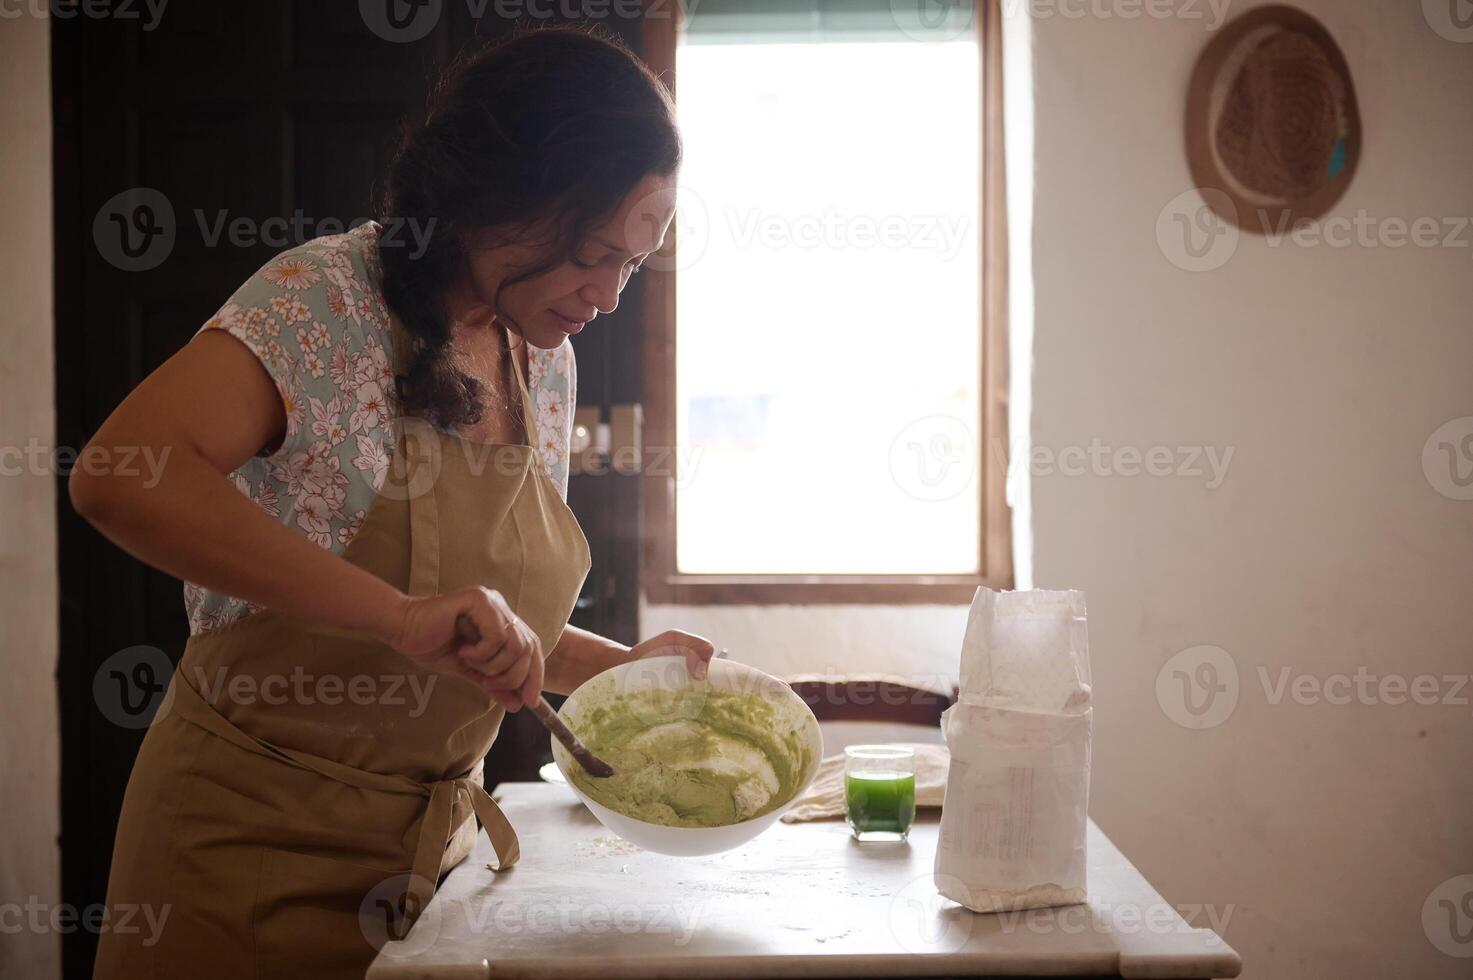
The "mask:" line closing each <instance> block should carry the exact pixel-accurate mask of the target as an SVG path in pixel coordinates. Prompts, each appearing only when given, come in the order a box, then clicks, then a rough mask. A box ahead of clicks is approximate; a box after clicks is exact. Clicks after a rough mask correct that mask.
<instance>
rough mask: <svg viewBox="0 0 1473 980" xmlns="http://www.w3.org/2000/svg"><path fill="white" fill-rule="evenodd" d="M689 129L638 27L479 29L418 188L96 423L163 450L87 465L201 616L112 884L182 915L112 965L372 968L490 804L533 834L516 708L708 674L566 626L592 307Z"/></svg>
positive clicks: (90, 491) (117, 955) (142, 552)
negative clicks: (579, 355) (645, 676)
mask: <svg viewBox="0 0 1473 980" xmlns="http://www.w3.org/2000/svg"><path fill="white" fill-rule="evenodd" d="M680 156H681V148H680V138H679V135H678V133H677V131H676V128H675V124H674V116H673V109H672V105H671V102H670V98H669V96H668V95H667V93H666V92H665V91H664V89H663V88H662V87H661V85H660V83H659V82H658V81H657V80H656V79H655V78H654V77H653V76H652V75H651V74H650V73H649V72H648V71H647V70H646V69H645V68H644V67H643V66H641V65H640V64H639V62H638V61H637V60H636V59H635V58H634V57H632V56H631V55H630V54H629V53H628V52H627V51H626V50H624V49H623V48H621V47H620V46H618V45H617V44H616V43H614V42H611V41H607V40H603V39H601V38H600V37H598V36H595V35H593V34H591V33H587V32H582V31H576V30H542V31H536V32H532V33H530V34H524V35H522V36H519V37H517V38H515V39H512V40H510V41H505V42H502V43H500V44H498V45H496V46H494V47H490V48H486V49H483V50H480V51H478V52H477V53H475V54H473V55H471V56H469V57H466V58H463V59H461V60H460V61H459V62H458V63H457V64H456V65H454V66H452V68H451V70H450V71H449V72H448V73H447V75H446V77H445V78H444V79H443V80H442V82H441V84H440V85H439V86H438V87H437V89H436V91H435V93H434V95H433V96H432V99H431V103H430V106H429V108H428V111H427V113H426V115H425V118H424V119H423V120H422V122H420V123H419V124H418V125H417V126H415V127H413V128H412V129H410V130H409V131H408V132H407V134H406V136H405V138H404V140H403V143H402V145H401V148H400V150H399V153H398V155H397V158H396V159H395V161H394V164H393V168H392V172H391V173H390V175H389V178H388V182H387V192H386V199H385V202H384V213H385V215H386V216H391V218H386V219H385V220H384V221H383V222H382V223H371V224H368V225H364V226H363V227H360V228H358V229H355V230H354V231H351V232H349V233H347V234H345V235H337V236H330V237H326V238H319V239H316V240H313V241H311V242H308V243H306V244H305V245H303V246H301V247H298V248H295V249H292V250H290V251H288V252H286V253H284V254H282V255H281V256H278V257H277V258H276V259H275V260H273V261H272V262H270V263H268V264H267V265H266V266H265V267H264V268H263V269H262V270H261V271H260V272H258V273H257V274H256V275H255V276H254V277H253V278H251V279H250V280H249V281H247V282H246V283H245V284H244V285H243V286H242V287H241V288H240V289H239V290H238V291H237V292H236V294H235V295H234V296H232V297H231V299H230V301H229V302H228V303H226V304H225V306H224V307H223V308H222V309H221V310H220V312H219V313H218V314H217V315H216V316H215V317H214V318H213V319H211V320H210V321H209V322H208V323H207V324H205V326H204V328H203V329H202V330H201V331H200V332H199V333H198V334H197V335H196V337H195V338H194V339H193V341H191V342H190V343H189V344H187V345H186V346H185V347H184V348H183V349H182V350H180V351H179V352H178V353H177V354H175V355H174V356H173V357H172V358H171V359H170V360H169V361H167V362H166V363H165V364H163V365H162V366H161V367H160V368H159V369H158V370H157V371H155V372H154V373H153V374H152V375H150V376H149V377H148V378H147V379H146V380H145V381H144V382H143V383H142V384H141V385H139V387H138V388H137V390H135V391H134V392H133V393H132V394H130V395H129V396H128V398H127V399H126V400H125V401H124V402H123V403H122V405H120V406H119V407H118V409H117V410H116V411H115V412H114V413H113V415H112V416H111V417H110V418H109V419H108V420H107V422H106V423H105V424H104V425H103V426H102V428H101V429H100V430H99V431H98V433H97V434H96V436H95V437H94V439H93V442H94V443H95V444H97V445H103V446H120V445H129V446H148V447H155V448H156V449H157V450H158V451H164V450H165V449H167V452H168V457H167V460H168V461H167V464H166V465H165V467H164V475H163V478H162V479H161V480H159V481H158V482H157V483H156V484H155V485H153V486H150V487H145V486H144V485H142V484H141V482H139V481H138V480H133V479H128V478H125V477H123V476H121V475H118V476H101V475H92V476H89V475H85V474H84V473H83V472H82V470H80V469H79V470H78V475H77V476H75V477H73V479H72V482H71V495H72V500H73V502H74V504H75V505H76V507H77V509H78V511H79V512H81V513H82V514H83V515H84V516H86V517H87V518H88V519H89V520H90V521H92V522H93V523H94V524H95V525H96V526H98V527H99V528H100V529H101V530H102V531H103V532H104V533H105V534H107V535H108V536H109V537H110V538H111V539H112V540H114V541H115V542H117V543H118V544H119V545H120V546H122V547H124V548H126V549H127V550H129V551H130V552H132V553H133V554H134V555H137V556H138V557H139V558H141V559H142V560H144V561H147V562H149V563H151V564H153V565H156V566H157V567H159V568H161V569H164V570H165V571H168V572H170V573H171V574H174V575H176V576H178V577H180V578H182V579H184V580H185V581H186V582H187V583H189V584H188V585H187V586H186V590H185V599H186V604H187V606H188V610H189V614H190V620H191V633H192V635H191V637H190V641H189V644H188V646H187V647H186V649H185V652H184V656H183V658H182V660H181V662H180V664H179V668H178V670H177V671H176V673H175V675H174V678H173V681H172V683H171V685H170V689H169V695H168V698H167V700H166V701H165V702H164V706H163V707H162V709H161V710H160V712H159V715H158V716H157V717H156V718H155V721H154V723H153V725H152V727H151V728H150V730H149V732H148V735H147V737H146V738H145V740H144V743H143V748H142V751H141V752H140V754H139V756H138V760H137V762H136V764H135V766H134V770H133V774H132V778H131V780H130V782H129V786H128V792H127V796H126V799H125V802H124V806H123V812H122V817H121V820H120V823H119V826H118V834H117V842H116V847H115V853H114V857H113V865H112V877H111V880H110V883H109V889H108V903H109V907H113V908H115V907H118V906H120V905H129V904H131V905H137V906H140V907H146V908H150V909H151V910H153V911H154V917H155V918H156V919H157V918H161V919H162V920H163V922H164V925H163V927H162V930H161V931H160V933H159V934H158V935H146V934H138V933H133V934H119V933H113V932H109V933H105V934H103V936H102V937H101V944H100V948H99V954H98V961H97V971H96V975H97V976H101V977H120V976H127V977H135V976H136V977H174V976H178V977H201V976H209V977H247V976H250V977H254V976H297V975H301V976H308V975H310V976H337V975H342V976H349V975H352V976H362V975H363V971H364V969H365V968H366V967H367V964H368V962H369V961H370V959H371V958H372V956H373V953H374V946H375V945H377V944H378V943H379V942H381V940H382V938H383V937H384V935H386V934H388V935H393V934H396V933H397V932H399V931H400V930H401V929H402V927H403V926H404V924H405V923H406V921H407V920H410V919H412V917H413V916H414V915H415V914H416V913H417V911H418V910H419V909H422V908H423V906H424V903H425V902H426V901H428V899H429V897H430V895H431V893H432V892H433V890H434V888H435V884H436V881H437V880H438V878H439V877H440V876H441V875H442V874H443V873H444V872H445V871H447V870H448V869H449V868H451V867H453V866H454V865H455V864H456V863H457V862H459V861H461V860H462V859H464V857H465V856H466V854H467V853H468V851H469V850H470V848H471V846H472V845H473V843H474V839H475V834H476V823H475V821H476V819H477V818H479V820H480V822H481V824H482V825H484V827H485V829H486V832H487V834H488V835H489V836H490V838H491V840H492V843H493V844H494V845H495V849H496V853H497V856H498V858H499V862H500V865H501V866H502V867H505V866H507V865H509V864H511V863H512V862H514V861H515V860H516V859H517V856H518V855H517V840H516V834H515V832H514V831H513V830H512V828H511V826H510V824H509V823H508V822H507V820H506V818H505V816H503V815H502V814H501V812H500V810H499V809H497V807H496V804H495V803H494V802H493V801H492V800H491V799H490V797H489V796H487V795H486V793H485V790H484V789H483V788H482V786H481V782H480V763H481V760H482V759H483V757H484V756H485V754H486V751H487V749H488V748H489V747H490V745H491V743H492V740H493V739H494V738H495V737H496V732H497V728H498V726H499V724H500V722H501V719H502V717H503V715H504V713H505V712H506V711H516V710H518V709H519V708H520V707H522V706H523V705H525V704H528V703H531V702H532V701H534V700H535V699H536V698H538V697H539V696H540V694H541V692H542V691H543V690H544V689H545V690H550V691H560V692H568V691H571V690H572V689H573V688H575V687H577V686H578V685H579V684H580V683H582V682H583V681H584V680H586V679H587V678H589V677H591V676H593V675H594V674H596V673H598V672H599V671H601V670H603V669H605V668H607V667H610V666H612V665H614V664H618V663H621V662H624V661H626V660H629V659H632V658H635V657H641V656H648V655H651V654H656V653H670V652H672V650H678V651H680V652H682V653H683V654H684V655H685V657H686V660H687V666H688V667H689V669H690V670H691V671H692V672H693V673H696V674H699V673H702V672H703V671H704V669H705V663H706V661H708V660H709V658H710V656H711V652H712V649H711V645H710V644H709V643H708V642H706V641H705V640H703V639H701V638H699V637H695V636H692V635H689V634H686V633H681V632H678V631H672V632H669V633H665V634H661V635H660V636H657V637H654V638H653V639H650V640H646V641H645V642H643V643H640V644H638V645H637V646H635V647H633V648H629V647H625V646H623V645H621V644H618V643H615V642H613V641H611V640H608V639H605V638H604V637H601V636H598V635H595V634H593V633H589V632H586V631H584V630H580V629H577V628H575V627H572V626H569V625H567V620H568V616H569V614H570V612H571V611H572V608H573V603H574V600H575V598H576V597H577V595H578V592H579V589H580V588H581V586H582V583H583V580H584V577H585V576H586V574H587V572H588V568H589V553H588V546H587V542H586V540H585V539H584V537H583V534H582V532H581V531H580V529H579V527H578V524H577V522H576V521H575V520H574V518H573V515H572V513H571V511H569V510H568V508H567V506H566V504H565V503H564V499H565V496H566V479H567V455H568V441H569V434H570V431H571V422H570V419H571V416H572V402H573V398H574V396H575V393H576V384H577V382H576V368H575V365H574V362H573V351H572V346H571V343H570V341H569V337H570V335H571V334H574V333H577V332H578V331H579V330H581V329H582V327H583V325H584V324H586V323H588V322H589V321H591V320H593V319H594V317H596V316H597V315H598V314H600V313H608V312H610V311H612V310H613V309H614V308H615V306H616V305H617V303H618V298H619V293H620V291H621V290H622V289H623V288H624V286H625V285H626V283H627V282H628V280H629V277H630V276H631V275H632V274H633V273H634V272H636V271H637V270H638V268H639V266H640V264H641V263H642V262H643V261H644V259H645V258H646V257H647V256H648V255H649V254H650V253H651V252H652V251H654V250H655V249H657V248H658V247H659V246H660V243H661V241H662V239H663V237H664V234H665V231H666V229H667V228H668V226H669V224H670V221H671V218H672V216H673V204H672V201H673V194H672V189H673V182H674V177H675V173H676V170H677V168H678V166H679V163H680ZM395 228H398V229H401V230H402V229H406V228H407V229H413V230H415V232H416V236H417V237H414V238H413V239H412V241H413V246H414V247H410V244H411V236H410V235H408V234H403V235H398V236H396V234H395V233H394V229H395ZM426 232H427V233H428V244H427V247H424V248H423V251H422V252H421V246H422V245H424V242H423V241H422V239H423V234H424V233H426ZM463 618H464V619H469V620H470V622H471V623H472V624H473V625H474V627H475V629H474V631H467V633H469V634H472V635H477V634H478V636H479V639H477V640H475V642H473V643H472V642H469V641H465V640H462V639H457V637H458V636H462V637H463V636H465V635H467V633H458V631H457V621H458V620H461V619H463ZM510 886H511V882H510V881H508V882H507V884H506V887H510ZM383 909H387V910H388V912H389V918H388V921H387V922H385V920H384V919H382V918H380V919H378V920H376V921H375V920H374V915H375V914H377V913H379V912H380V911H381V910H383Z"/></svg>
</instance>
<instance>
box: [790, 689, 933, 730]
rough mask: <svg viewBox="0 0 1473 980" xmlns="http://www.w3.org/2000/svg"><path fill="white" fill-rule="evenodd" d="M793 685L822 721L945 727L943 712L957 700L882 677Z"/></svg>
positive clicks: (814, 714) (815, 715) (816, 716)
mask: <svg viewBox="0 0 1473 980" xmlns="http://www.w3.org/2000/svg"><path fill="white" fill-rule="evenodd" d="M789 683H790V684H791V685H792V688H793V690H794V691H795V692H797V694H798V696H799V697H800V698H802V699H803V700H804V701H805V702H806V703H807V704H808V707H809V708H810V709H812V711H813V716H814V717H815V718H817V719H818V720H819V721H883V722H889V723H892V724H900V725H926V726H932V727H934V726H936V725H939V724H941V712H943V711H945V710H946V709H947V708H949V707H951V705H952V704H953V703H955V701H956V690H955V688H953V689H952V693H951V695H950V696H948V695H945V694H941V693H939V692H937V691H927V690H924V689H922V688H918V687H909V686H907V685H905V684H900V683H898V682H895V681H889V680H884V679H882V678H866V677H850V678H844V679H842V680H840V679H835V678H805V677H797V678H793V679H792V680H791V681H789Z"/></svg>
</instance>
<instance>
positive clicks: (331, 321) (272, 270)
mask: <svg viewBox="0 0 1473 980" xmlns="http://www.w3.org/2000/svg"><path fill="white" fill-rule="evenodd" d="M381 230H382V226H380V225H378V224H377V223H375V222H369V223H367V224H364V225H360V226H359V227H357V228H355V229H353V230H352V231H349V232H347V233H345V234H341V235H329V236H326V237H323V238H316V239H313V240H312V241H309V242H306V243H305V244H302V245H300V246H297V247H296V248H292V249H289V250H288V251H286V252H283V253H282V254H281V255H279V256H277V257H276V258H274V259H272V260H271V261H270V262H268V263H267V264H266V265H265V266H264V267H262V268H261V269H260V270H259V271H258V272H256V274H255V275H253V276H252V277H251V278H250V279H248V280H247V281H246V282H245V284H244V285H242V286H241V287H240V288H239V289H237V290H236V291H235V295H233V296H231V297H230V300H229V302H227V303H226V304H225V305H224V306H223V307H221V309H220V311H219V312H218V313H216V314H215V315H214V316H213V317H211V318H210V319H209V320H208V321H207V322H206V323H205V325H204V326H203V327H202V328H201V330H202V331H203V330H224V331H226V332H228V333H229V334H230V335H231V336H233V337H236V338H238V339H239V340H240V341H242V342H243V343H244V344H245V345H246V346H247V347H248V348H250V350H251V352H252V353H254V354H255V355H256V357H257V358H259V359H260V361H261V364H262V365H263V366H264V367H265V368H266V370H267V372H268V373H269V374H270V375H271V377H272V379H273V380H274V381H275V382H276V388H277V391H279V392H280V393H281V400H282V404H283V406H284V407H285V409H286V435H285V438H284V439H283V440H282V443H281V446H280V447H279V448H278V449H277V450H276V451H275V452H273V453H271V454H270V455H269V456H266V455H263V456H256V457H253V458H252V459H250V460H249V461H247V462H246V463H245V464H244V465H242V466H241V467H240V468H239V469H237V470H236V471H235V472H234V473H232V474H230V479H231V481H232V482H233V483H234V484H235V486H236V488H237V489H238V490H239V491H240V492H241V493H243V494H245V495H246V496H247V497H249V498H250V499H251V500H252V501H254V502H255V504H256V506H258V507H260V508H261V509H262V510H263V511H265V512H266V513H267V514H270V515H271V516H272V517H274V518H276V519H277V520H279V521H281V523H282V524H285V525H286V526H287V527H289V528H291V529H292V530H294V531H296V532H297V533H298V534H301V535H304V536H305V537H307V539H308V540H310V541H312V542H313V543H314V544H317V545H319V546H321V547H323V548H326V549H328V550H329V551H331V552H333V553H334V554H342V552H343V551H344V550H345V549H346V548H347V547H348V542H349V541H352V540H353V535H354V534H355V533H356V532H357V530H358V527H359V526H360V525H361V524H362V522H363V518H364V516H365V515H366V514H367V513H368V510H369V508H370V507H371V506H372V505H373V500H374V497H375V496H376V495H377V494H378V491H379V488H380V487H382V486H383V482H384V477H385V475H386V474H387V472H388V468H389V457H390V454H391V453H392V452H393V451H394V444H395V440H394V433H393V429H392V426H393V424H394V421H395V419H397V418H398V416H399V410H398V402H397V399H396V398H395V389H394V375H393V369H392V368H391V366H390V365H391V364H392V351H391V350H390V349H389V348H390V346H391V345H392V342H393V339H392V338H393V334H392V332H391V331H390V329H389V316H388V310H387V307H386V306H385V303H384V297H383V289H382V282H383V273H382V268H381V266H380V265H379V261H378V236H379V234H380V233H381ZM527 354H528V367H529V371H528V377H527V387H528V391H529V393H530V394H531V396H532V405H533V407H534V408H535V409H536V411H537V417H536V419H535V420H534V422H533V423H532V424H531V425H529V426H528V429H529V436H530V437H531V438H532V439H533V440H534V442H533V444H534V446H536V448H537V450H538V453H537V456H538V458H539V459H540V460H541V462H542V466H543V468H544V469H545V470H546V471H547V474H548V475H549V476H550V477H552V480H553V483H554V484H556V485H557V487H558V490H559V492H560V493H561V494H562V495H563V497H564V499H566V498H567V493H568V451H569V446H570V443H571V439H572V419H573V405H574V403H575V400H576V396H577V386H578V374H577V365H576V363H575V362H574V360H573V346H572V343H571V341H570V340H565V341H564V342H563V345H562V346H561V347H559V348H557V349H555V350H541V349H539V348H536V347H529V348H528V351H527ZM184 605H185V608H186V610H187V611H188V613H189V627H190V632H191V633H206V632H209V631H210V630H214V629H218V628H219V627H221V626H224V625H226V624H227V623H231V622H234V621H235V620H237V619H240V618H241V617H243V616H245V615H247V614H248V613H251V612H254V611H255V609H256V607H255V606H254V605H252V604H251V603H249V602H246V601H244V600H241V599H236V598H234V597H232V596H228V595H224V594H222V593H219V592H213V591H211V590H209V589H205V588H202V587H201V586H198V585H195V584H194V583H192V582H186V583H185V585H184Z"/></svg>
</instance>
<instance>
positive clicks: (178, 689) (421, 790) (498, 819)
mask: <svg viewBox="0 0 1473 980" xmlns="http://www.w3.org/2000/svg"><path fill="white" fill-rule="evenodd" d="M170 711H174V712H177V713H178V714H179V717H181V718H183V719H184V720H185V721H187V722H189V723H190V724H192V725H194V726H195V727H197V728H201V729H204V730H205V731H207V732H209V733H210V734H212V735H218V736H219V737H220V738H223V739H225V740H226V741H227V742H230V743H231V744H232V745H235V746H237V747H239V748H242V749H245V750H246V751H248V752H253V753H255V754H257V755H262V756H266V757H267V758H270V759H274V760H276V761H278V762H281V763H284V764H286V765H290V766H295V767H297V768H299V769H306V770H309V771H311V772H315V773H317V774H318V775H320V776H324V777H326V778H327V779H331V780H334V781H335V782H339V783H343V784H345V785H348V786H352V787H354V788H355V789H361V790H365V791H368V792H371V793H393V794H396V795H409V796H419V797H422V798H426V799H427V800H428V803H427V805H426V806H425V807H424V809H423V811H422V814H421V817H420V825H419V839H418V842H417V843H416V845H415V849H414V861H413V864H412V865H411V867H410V874H409V882H408V884H407V885H406V887H405V896H404V899H403V906H404V909H403V910H404V918H403V919H402V922H403V923H404V927H405V928H406V929H407V928H408V926H409V925H410V924H412V923H413V922H414V920H415V919H416V918H418V917H419V914H420V913H421V912H423V911H424V909H425V906H426V905H428V904H429V901H430V899H431V898H432V897H433V896H434V894H435V888H436V887H437V886H438V884H439V879H440V862H441V860H442V859H443V857H444V854H445V847H446V845H447V844H448V843H449V842H450V837H451V834H452V832H453V830H454V828H453V827H452V826H451V822H452V817H453V815H454V811H455V810H456V809H457V804H460V806H461V807H464V805H465V804H466V803H469V804H470V809H472V810H474V811H475V814H476V816H477V817H479V818H480V820H481V825H482V827H483V828H484V829H485V831H486V836H487V838H488V839H489V840H490V841H491V846H492V847H493V848H494V849H495V850H496V860H497V863H496V868H495V870H497V871H504V870H506V869H507V868H509V867H511V866H512V865H513V864H516V863H517V860H518V859H519V858H520V857H521V856H522V855H521V845H520V844H519V843H518V841H517V832H516V829H515V828H513V827H512V825H511V821H510V820H508V819H507V818H506V814H505V813H504V812H503V811H502V809H501V807H500V806H499V805H498V804H497V803H496V801H495V800H493V799H492V798H491V794H489V793H487V792H486V789H485V787H484V786H482V785H481V784H480V783H477V782H476V781H475V780H474V779H472V778H471V774H472V773H473V772H474V771H475V770H474V768H472V769H471V770H470V771H469V772H466V773H463V774H461V775H459V776H452V777H451V778H449V779H440V780H434V781H432V782H426V783H421V782H418V781H416V780H413V779H410V778H409V777H408V776H404V775H399V774H397V773H393V774H391V773H378V772H370V771H369V770H366V769H355V768H353V767H352V766H345V765H343V764H342V763H341V762H335V761H333V760H332V759H326V758H323V757H322V756H317V755H312V754H311V753H309V752H299V751H297V750H296V749H288V748H285V747H283V746H280V745H273V744H272V743H270V742H267V741H265V740H264V739H260V738H256V737H255V736H254V735H251V734H249V733H247V732H246V731H244V730H242V729H241V728H240V727H238V726H237V725H235V724H233V723H231V721H230V720H229V719H227V718H226V717H225V716H224V715H222V714H220V712H219V711H217V710H215V708H214V706H213V705H211V704H210V703H209V702H208V701H206V700H205V699H204V696H203V695H201V694H200V693H199V691H197V690H195V688H194V686H193V685H191V684H190V683H189V682H188V681H187V680H185V679H184V677H183V676H182V675H181V674H179V673H177V672H176V673H175V674H174V679H173V681H172V682H171V683H170V685H169V693H168V695H167V696H166V698H165V700H164V703H163V704H162V705H160V707H159V711H158V715H157V716H156V717H155V719H154V720H155V721H157V720H159V718H162V717H163V716H164V715H166V714H167V713H168V712H170ZM462 812H464V810H462ZM395 938H400V937H395Z"/></svg>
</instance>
